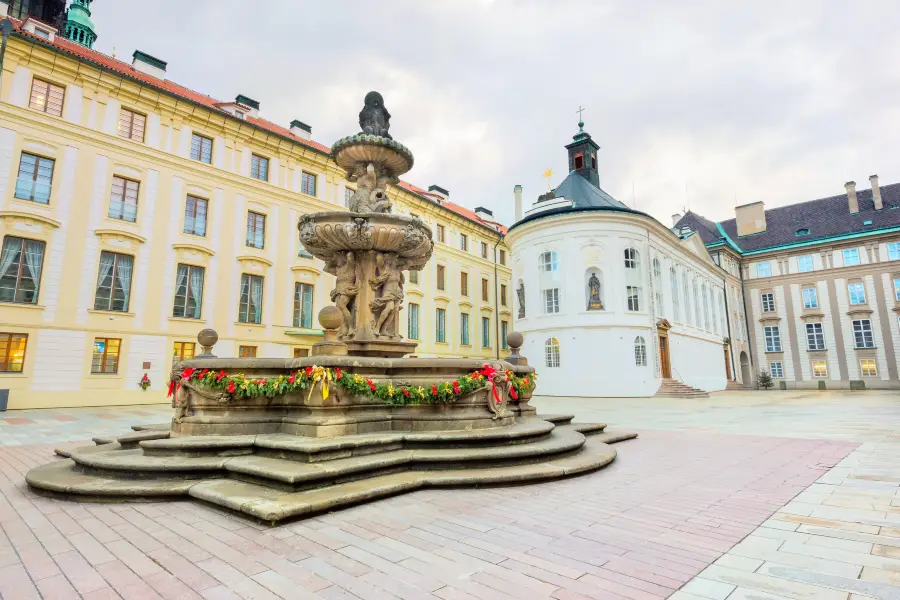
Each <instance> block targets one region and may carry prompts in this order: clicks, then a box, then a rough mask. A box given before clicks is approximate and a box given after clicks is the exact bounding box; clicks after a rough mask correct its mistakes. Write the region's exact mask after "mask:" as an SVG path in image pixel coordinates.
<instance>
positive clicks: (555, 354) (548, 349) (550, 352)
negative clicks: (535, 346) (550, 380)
mask: <svg viewBox="0 0 900 600" xmlns="http://www.w3.org/2000/svg"><path fill="white" fill-rule="evenodd" d="M544 357H545V360H546V363H547V367H549V368H551V369H557V368H559V340H557V339H556V338H550V339H549V340H547V341H546V342H544Z"/></svg>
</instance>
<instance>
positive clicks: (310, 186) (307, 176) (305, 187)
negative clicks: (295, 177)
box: [300, 171, 317, 196]
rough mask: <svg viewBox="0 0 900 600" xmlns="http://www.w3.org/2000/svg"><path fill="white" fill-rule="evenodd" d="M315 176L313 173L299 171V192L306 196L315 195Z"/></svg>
mask: <svg viewBox="0 0 900 600" xmlns="http://www.w3.org/2000/svg"><path fill="white" fill-rule="evenodd" d="M316 183H317V178H316V176H315V175H314V174H313V173H307V172H306V171H301V172H300V192H301V193H303V194H306V195H307V196H315V195H316Z"/></svg>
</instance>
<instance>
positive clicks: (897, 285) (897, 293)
mask: <svg viewBox="0 0 900 600" xmlns="http://www.w3.org/2000/svg"><path fill="white" fill-rule="evenodd" d="M894 300H896V301H898V302H900V277H895V278H894Z"/></svg>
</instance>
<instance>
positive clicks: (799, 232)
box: [795, 227, 809, 235]
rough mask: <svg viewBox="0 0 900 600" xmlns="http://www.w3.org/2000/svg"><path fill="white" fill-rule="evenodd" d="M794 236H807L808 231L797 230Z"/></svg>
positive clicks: (803, 229) (804, 229)
mask: <svg viewBox="0 0 900 600" xmlns="http://www.w3.org/2000/svg"><path fill="white" fill-rule="evenodd" d="M795 235H809V229H808V228H807V227H804V228H802V229H798V230H797V233H796V234H795Z"/></svg>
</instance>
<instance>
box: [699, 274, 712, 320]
mask: <svg viewBox="0 0 900 600" xmlns="http://www.w3.org/2000/svg"><path fill="white" fill-rule="evenodd" d="M700 289H701V292H700V293H701V294H702V295H703V329H705V330H706V331H710V327H709V293H708V291H707V289H706V282H705V281H704V282H703V285H701V286H700Z"/></svg>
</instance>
